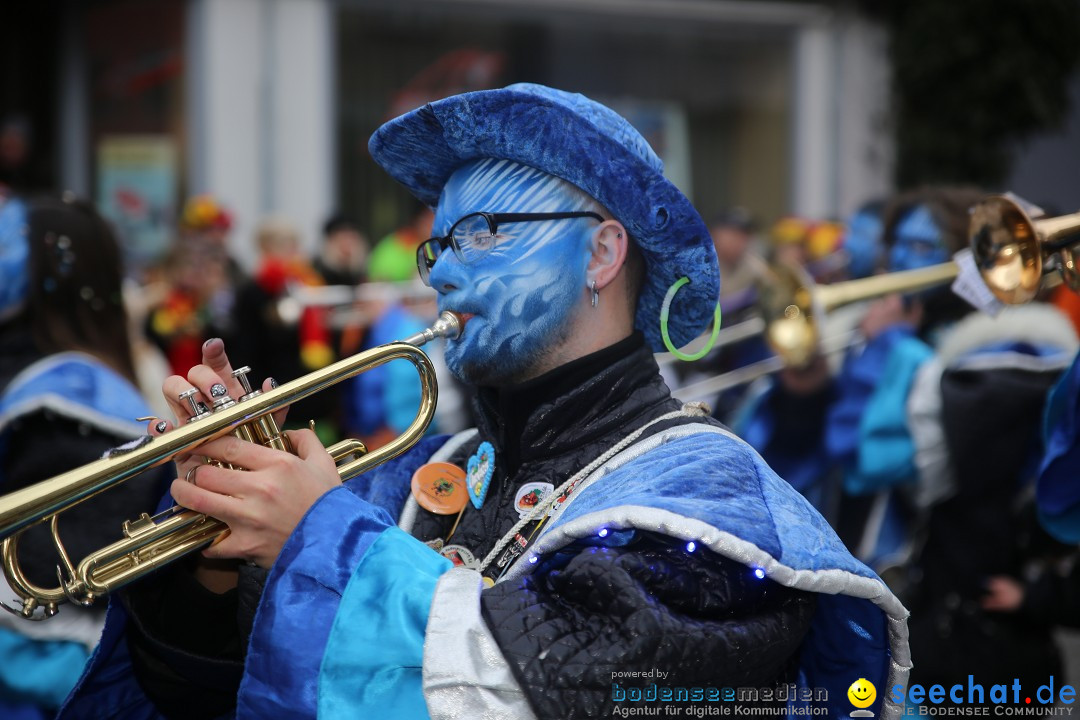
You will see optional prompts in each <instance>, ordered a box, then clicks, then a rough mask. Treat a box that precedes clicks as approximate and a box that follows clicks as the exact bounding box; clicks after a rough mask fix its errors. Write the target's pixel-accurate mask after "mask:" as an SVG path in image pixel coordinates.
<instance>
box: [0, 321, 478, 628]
mask: <svg viewBox="0 0 1080 720" xmlns="http://www.w3.org/2000/svg"><path fill="white" fill-rule="evenodd" d="M460 333H461V321H460V318H458V316H457V315H455V314H454V313H450V312H444V313H443V314H442V315H441V316H440V318H439V319H438V320H437V321H436V322H435V323H434V324H433V325H432V326H431V327H429V328H426V329H425V330H423V331H421V332H419V333H417V334H415V335H413V336H411V337H409V338H406V339H405V340H403V341H401V342H393V343H388V344H386V345H380V346H379V347H376V348H373V349H371V350H367V351H365V352H362V353H359V354H357V355H353V356H352V357H349V358H346V359H344V360H340V361H338V362H336V363H333V364H332V365H328V366H327V367H325V368H322V369H321V370H317V371H315V372H313V373H309V374H308V375H305V376H303V377H301V378H298V379H296V380H293V381H290V382H287V383H284V384H282V385H280V386H278V387H277V388H274V389H272V390H268V391H266V392H262V391H259V390H254V391H252V390H251V389H250V387H249V386H247V381H246V379H241V382H242V384H244V385H245V388H244V389H245V391H247V392H246V394H245V395H244V396H242V397H241V398H240V399H239V400H237V401H232V400H231V399H230V400H229V402H228V403H227V404H226V403H222V404H221V405H220V406H219V405H218V401H215V409H214V410H213V411H208V412H206V413H205V414H200V415H199V416H197V417H195V418H193V419H192V421H191V422H189V423H188V424H186V425H183V426H181V427H179V428H176V429H175V430H172V431H170V432H168V433H166V434H164V435H161V436H158V437H154V438H151V439H150V440H149V441H147V442H145V443H143V444H142V445H141V446H139V447H137V448H136V449H133V450H130V451H127V452H124V453H122V454H117V455H111V456H107V457H105V458H102V459H100V460H96V461H94V462H92V463H89V464H88V465H83V466H82V467H79V468H75V469H74V470H71V471H69V472H66V473H64V474H62V475H57V476H56V477H54V478H50V479H48V480H43V481H41V482H39V483H36V484H34V485H31V486H29V487H26V488H23V489H21V490H17V491H15V492H13V493H9V494H7V495H4V496H2V497H0V540H2V544H0V555H2V560H3V571H4V575H5V576H6V577H7V580H8V584H9V585H11V588H12V590H14V591H15V593H16V594H17V595H18V596H19V598H20V601H21V603H22V608H21V609H19V610H16V609H13V608H10V607H8V606H7V605H5V604H3V603H0V605H2V606H3V607H4V608H5V609H7V610H10V611H11V612H12V613H14V614H16V615H19V616H20V617H22V618H25V619H28V620H41V619H44V618H47V617H51V616H52V615H55V614H56V612H57V606H58V605H59V604H61V603H63V602H65V601H71V602H74V603H76V604H79V605H89V604H91V603H93V601H94V600H95V599H97V598H98V597H100V596H101V595H105V594H107V593H109V592H111V591H113V590H115V589H117V588H119V587H122V586H124V585H126V584H128V583H130V582H132V581H134V580H137V579H139V578H141V577H143V576H145V575H146V574H148V573H150V572H152V571H154V570H156V569H158V568H159V567H161V566H162V565H164V564H166V563H169V562H172V561H173V560H176V559H178V558H180V557H183V556H184V555H187V554H188V553H191V552H194V551H195V550H198V549H200V548H203V547H205V546H206V545H207V544H208V543H210V542H212V541H213V540H215V539H216V538H218V537H219V536H221V535H222V534H223V533H225V532H227V531H228V527H227V526H226V525H225V523H223V522H221V521H219V520H215V519H213V518H210V517H208V516H206V515H202V514H199V513H196V512H193V511H191V510H186V509H184V508H180V507H173V508H171V509H170V510H166V511H165V512H163V513H161V514H159V515H156V516H154V517H150V516H148V515H145V514H144V515H143V516H142V517H140V518H139V519H137V520H135V521H128V522H126V523H124V525H123V528H122V531H123V535H124V537H123V538H122V539H121V540H118V541H117V542H115V543H113V544H111V545H109V546H107V547H105V548H102V549H101V550H98V551H96V552H93V553H90V554H89V555H88V556H87V557H86V558H84V559H83V560H81V561H79V562H78V563H75V562H73V561H72V560H71V559H70V558H69V557H68V553H67V551H66V549H65V548H64V546H63V543H62V542H61V541H60V536H59V534H58V532H57V519H58V516H59V515H60V513H62V512H64V511H66V510H68V509H70V508H71V507H73V506H74V505H77V504H78V503H80V502H82V501H83V500H86V499H87V498H89V497H91V496H93V495H96V494H98V493H100V492H103V491H105V490H108V489H109V488H112V487H114V486H116V485H118V484H119V483H121V482H125V481H127V480H130V479H131V478H134V477H135V476H137V475H139V474H141V473H142V472H143V471H145V470H147V469H149V468H152V467H157V466H159V465H161V464H163V463H165V462H169V461H170V460H172V459H173V458H174V457H176V456H177V455H182V454H188V453H191V452H192V451H193V450H195V449H196V448H197V447H199V446H200V445H202V444H203V443H206V442H209V441H210V440H213V439H215V438H218V437H222V436H223V435H226V434H229V433H232V434H234V435H236V436H237V437H241V438H243V439H245V440H252V441H255V442H260V443H262V444H263V445H266V446H268V447H275V448H278V449H283V448H287V447H288V444H287V438H286V437H285V436H284V435H283V434H282V433H281V431H280V430H279V429H278V428H277V423H276V422H275V421H274V418H273V413H275V412H277V411H278V410H281V409H283V408H285V407H288V406H289V405H292V404H293V403H296V402H298V401H300V400H303V399H304V398H307V397H310V396H311V395H314V394H315V393H317V392H320V391H323V390H326V389H327V388H329V387H330V386H332V385H334V384H336V383H339V382H342V381H344V380H348V379H349V378H351V377H354V376H356V375H359V374H360V373H362V372H365V371H367V370H370V369H372V368H375V367H378V366H379V365H382V364H384V363H386V362H389V361H390V360H394V359H398V358H402V359H406V360H408V361H410V362H411V363H412V365H413V367H414V368H415V369H416V371H417V374H418V375H419V378H420V384H421V400H420V406H419V408H418V409H417V413H416V417H415V418H414V419H413V421H412V423H411V424H410V425H409V427H407V428H406V429H405V431H404V432H403V433H402V434H401V435H399V436H398V437H397V438H395V439H393V440H391V441H390V442H389V443H387V444H386V445H384V446H382V447H380V448H378V449H376V450H374V451H372V452H367V450H366V448H364V447H363V445H362V444H361V443H359V442H357V441H355V440H346V441H344V442H342V443H338V444H337V445H335V446H333V447H331V448H328V452H329V453H330V454H331V456H333V457H334V460H335V462H336V463H339V464H338V475H339V476H340V477H341V479H342V480H348V479H350V478H352V477H355V476H356V475H359V474H360V473H362V472H365V471H367V470H369V469H371V468H373V467H375V466H376V465H379V464H381V463H383V462H386V461H387V460H391V459H393V458H395V457H397V456H398V455H400V454H402V453H403V452H405V451H406V450H408V449H409V448H410V447H412V446H413V445H414V444H416V442H417V441H419V439H420V438H421V437H422V436H423V434H424V431H425V430H426V429H427V427H428V425H429V424H430V423H431V419H432V417H434V414H435V403H436V400H437V396H438V386H437V384H436V380H435V370H434V368H433V367H432V365H431V361H430V360H429V359H428V357H427V355H425V354H424V352H423V351H422V350H421V349H420V346H421V345H423V344H425V343H427V342H430V341H431V340H434V339H435V338H439V337H450V338H454V337H457V336H458V335H459V334H460ZM240 372H241V371H239V370H238V371H237V373H240ZM226 399H228V398H226ZM219 400H220V399H219ZM349 458H352V459H349ZM41 522H48V523H50V525H51V529H52V536H53V542H54V545H55V546H56V550H57V553H58V554H59V557H60V561H61V564H60V566H59V567H58V575H59V580H60V584H59V586H58V587H56V588H41V587H38V586H36V585H34V584H32V583H31V582H30V581H29V580H28V578H27V577H26V574H25V573H24V572H23V570H22V568H21V567H20V566H19V562H18V558H17V554H16V550H17V544H18V539H19V535H20V534H21V531H22V530H24V529H26V528H27V527H29V526H31V525H35V524H37V523H41ZM39 610H40V611H41V612H40V613H39V612H38V611H39Z"/></svg>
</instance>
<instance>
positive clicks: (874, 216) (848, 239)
mask: <svg viewBox="0 0 1080 720" xmlns="http://www.w3.org/2000/svg"><path fill="white" fill-rule="evenodd" d="M881 229H882V223H881V215H880V214H879V213H876V212H874V211H872V210H860V211H859V212H857V213H855V214H854V215H852V216H851V218H850V219H849V220H848V224H847V230H846V232H845V233H844V250H845V251H847V254H848V257H849V258H850V265H849V267H848V272H849V273H850V274H851V277H853V278H861V277H867V276H868V275H871V274H872V273H873V272H874V270H876V269H877V264H878V259H879V257H880V255H881Z"/></svg>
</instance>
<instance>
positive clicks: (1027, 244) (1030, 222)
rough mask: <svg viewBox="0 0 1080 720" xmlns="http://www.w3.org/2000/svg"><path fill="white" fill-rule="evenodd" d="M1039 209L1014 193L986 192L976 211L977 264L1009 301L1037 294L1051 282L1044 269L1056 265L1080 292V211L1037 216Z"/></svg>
mask: <svg viewBox="0 0 1080 720" xmlns="http://www.w3.org/2000/svg"><path fill="white" fill-rule="evenodd" d="M1034 214H1035V212H1034V211H1033V210H1028V209H1026V208H1025V207H1024V203H1022V201H1018V200H1017V199H1015V198H1013V197H1010V196H1009V195H992V196H990V197H987V198H985V199H983V200H982V201H980V202H979V203H978V204H977V205H976V206H975V207H974V208H973V210H972V213H971V230H970V234H969V239H970V241H971V252H972V254H973V255H974V257H975V264H976V266H977V267H978V268H979V272H980V273H981V274H982V277H983V280H984V281H985V282H986V285H987V287H989V288H990V290H991V292H993V293H994V296H995V297H997V299H998V300H1001V301H1002V302H1003V303H1006V304H1009V305H1016V304H1020V303H1026V302H1029V301H1030V300H1032V299H1034V298H1035V295H1036V294H1037V293H1038V291H1039V289H1040V288H1041V287H1043V286H1044V285H1046V284H1047V283H1045V282H1044V273H1045V272H1047V270H1052V269H1053V266H1055V265H1056V267H1057V269H1058V271H1059V272H1060V277H1061V279H1062V280H1064V281H1065V283H1066V284H1067V285H1068V286H1069V287H1070V288H1071V289H1073V290H1074V291H1078V292H1080V271H1078V269H1077V267H1076V258H1075V255H1074V251H1073V246H1074V245H1076V244H1077V243H1080V237H1077V236H1078V235H1080V213H1073V214H1072V215H1062V216H1060V217H1054V218H1037V219H1032V217H1031V216H1032V215H1034ZM1051 282H1053V281H1051Z"/></svg>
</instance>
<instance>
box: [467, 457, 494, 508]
mask: <svg viewBox="0 0 1080 720" xmlns="http://www.w3.org/2000/svg"><path fill="white" fill-rule="evenodd" d="M467 473H468V479H467V482H468V484H469V499H470V500H472V504H473V507H475V508H476V509H477V510H479V509H480V506H481V505H483V504H484V497H485V496H486V495H487V491H488V487H489V486H490V485H491V477H492V475H494V474H495V448H493V447H492V446H491V443H489V442H482V443H480V447H478V448H476V452H475V453H474V454H473V456H472V457H471V458H469V464H468V466H467Z"/></svg>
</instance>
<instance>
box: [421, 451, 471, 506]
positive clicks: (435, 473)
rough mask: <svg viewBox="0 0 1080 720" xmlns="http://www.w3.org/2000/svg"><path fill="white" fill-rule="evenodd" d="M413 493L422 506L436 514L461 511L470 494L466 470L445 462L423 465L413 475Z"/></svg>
mask: <svg viewBox="0 0 1080 720" xmlns="http://www.w3.org/2000/svg"><path fill="white" fill-rule="evenodd" d="M412 495H413V497H414V498H416V502H417V504H418V505H419V506H420V507H422V508H424V509H425V510H427V511H428V512H433V513H435V514H436V515H453V514H454V513H457V512H461V509H462V508H464V507H465V502H466V496H467V495H468V491H467V490H466V488H465V471H464V470H462V469H461V468H459V467H458V466H457V465H454V464H452V463H445V462H434V463H427V464H426V465H421V466H420V467H418V468H417V469H416V472H414V473H413V476H412Z"/></svg>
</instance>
